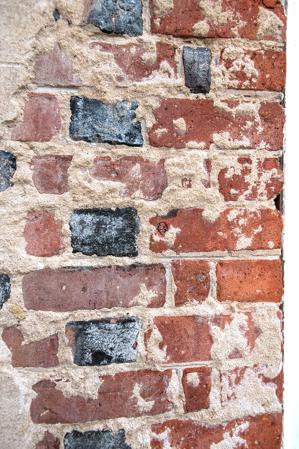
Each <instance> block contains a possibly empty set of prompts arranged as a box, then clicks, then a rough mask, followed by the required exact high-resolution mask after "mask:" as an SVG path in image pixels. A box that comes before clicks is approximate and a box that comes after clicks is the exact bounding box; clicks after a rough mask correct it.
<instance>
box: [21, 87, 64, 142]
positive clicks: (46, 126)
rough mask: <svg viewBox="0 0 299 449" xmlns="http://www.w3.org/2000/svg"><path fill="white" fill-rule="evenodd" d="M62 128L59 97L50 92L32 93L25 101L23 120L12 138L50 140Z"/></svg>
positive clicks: (37, 140) (38, 140) (34, 140)
mask: <svg viewBox="0 0 299 449" xmlns="http://www.w3.org/2000/svg"><path fill="white" fill-rule="evenodd" d="M60 128H61V118H60V112H59V106H58V101H57V98H56V97H55V96H54V95H50V94H37V93H30V94H29V95H28V98H27V99H26V102H25V108H24V116H23V122H22V123H20V124H19V125H17V126H16V128H15V129H14V130H13V132H12V140H20V141H21V142H30V141H32V142H48V141H50V140H51V139H52V138H53V137H54V136H56V135H57V134H58V132H59V130H60Z"/></svg>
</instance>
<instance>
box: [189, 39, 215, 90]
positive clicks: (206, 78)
mask: <svg viewBox="0 0 299 449" xmlns="http://www.w3.org/2000/svg"><path fill="white" fill-rule="evenodd" d="M183 64H184V72H185V84H186V86H187V87H189V89H190V90H191V92H192V93H194V94H207V93H209V92H210V87H211V51H210V50H209V49H208V48H191V47H184V49H183Z"/></svg>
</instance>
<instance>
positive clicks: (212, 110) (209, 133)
mask: <svg viewBox="0 0 299 449" xmlns="http://www.w3.org/2000/svg"><path fill="white" fill-rule="evenodd" d="M154 117H155V120H156V121H155V123H154V125H153V126H152V128H150V130H149V140H150V144H151V145H153V146H154V147H167V148H171V147H174V148H178V149H179V148H185V147H186V146H187V145H188V143H189V145H191V146H192V145H194V144H195V143H196V144H197V145H200V148H201V149H203V150H208V149H210V147H211V145H212V144H214V145H216V147H217V148H220V149H223V148H232V149H245V148H262V149H267V150H280V149H281V148H282V146H283V126H284V112H283V108H282V107H281V106H280V104H279V103H278V102H270V101H263V102H258V101H257V100H246V101H245V100H244V101H243V102H241V101H240V100H231V101H229V100H223V101H222V102H221V103H219V104H218V105H217V104H214V102H213V100H210V99H187V98H167V99H164V100H162V102H161V104H160V106H159V107H158V108H157V109H155V110H154ZM179 119H180V120H181V121H182V120H184V122H185V125H184V128H183V129H181V127H180V128H178V126H176V123H177V120H179ZM190 142H191V144H190Z"/></svg>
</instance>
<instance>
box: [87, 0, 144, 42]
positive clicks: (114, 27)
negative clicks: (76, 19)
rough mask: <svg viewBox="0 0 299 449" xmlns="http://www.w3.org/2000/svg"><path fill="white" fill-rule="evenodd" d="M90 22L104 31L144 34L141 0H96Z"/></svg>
mask: <svg viewBox="0 0 299 449" xmlns="http://www.w3.org/2000/svg"><path fill="white" fill-rule="evenodd" d="M87 21H88V23H92V24H93V25H95V26H96V27H98V28H100V30H101V31H103V32H104V33H115V34H128V35H129V36H139V35H140V34H142V25H143V24H142V2H141V0H94V1H93V2H92V6H91V9H90V13H89V16H88V20H87Z"/></svg>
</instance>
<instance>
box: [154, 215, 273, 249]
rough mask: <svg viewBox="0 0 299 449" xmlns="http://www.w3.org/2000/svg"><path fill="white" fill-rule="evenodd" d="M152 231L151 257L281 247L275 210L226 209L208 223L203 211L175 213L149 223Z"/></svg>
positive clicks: (209, 219) (208, 219) (208, 220)
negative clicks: (168, 252) (169, 252)
mask: <svg viewBox="0 0 299 449" xmlns="http://www.w3.org/2000/svg"><path fill="white" fill-rule="evenodd" d="M150 223H151V225H153V226H154V227H155V228H156V229H155V230H154V231H153V233H152V236H151V242H150V248H151V250H152V251H153V252H155V253H161V252H163V251H166V250H172V251H175V252H176V253H188V252H200V251H203V252H208V251H234V250H241V249H252V250H255V249H276V248H280V245H281V230H282V218H281V214H280V213H279V212H278V211H277V210H276V209H258V210H256V211H248V210H245V209H226V210H224V211H223V212H221V213H220V214H219V215H218V217H216V218H215V219H213V220H212V219H211V218H209V217H208V216H207V218H206V217H205V213H204V210H203V209H179V210H175V211H171V212H170V213H169V214H168V215H166V216H162V217H153V218H151V219H150Z"/></svg>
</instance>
